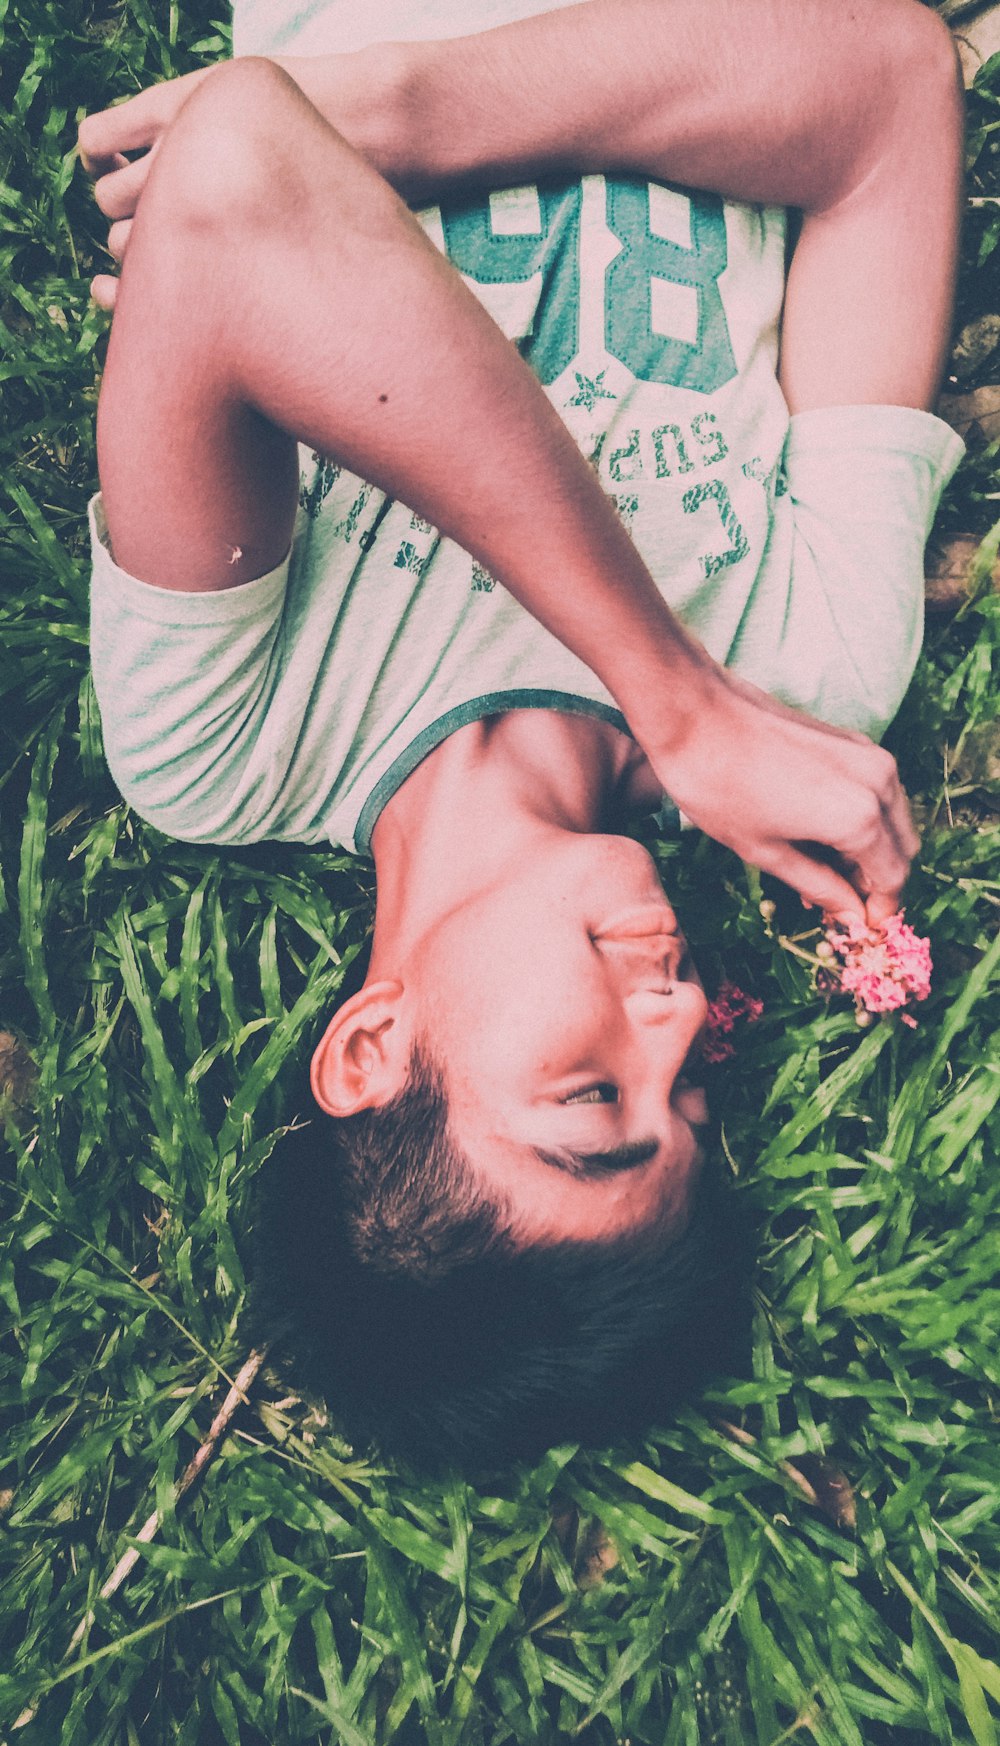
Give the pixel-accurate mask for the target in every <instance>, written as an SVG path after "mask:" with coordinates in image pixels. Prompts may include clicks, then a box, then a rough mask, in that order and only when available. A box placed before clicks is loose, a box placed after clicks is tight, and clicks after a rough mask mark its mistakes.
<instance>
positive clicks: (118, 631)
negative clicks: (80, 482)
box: [88, 495, 290, 843]
mask: <svg viewBox="0 0 1000 1746" xmlns="http://www.w3.org/2000/svg"><path fill="white" fill-rule="evenodd" d="M88 509H89V520H90V533H91V553H92V572H91V589H90V657H91V670H92V673H93V678H94V690H95V692H96V695H97V701H98V705H99V707H100V711H101V726H102V731H103V736H104V750H105V757H106V758H107V762H108V766H109V768H110V770H111V774H112V776H113V777H114V779H115V782H116V783H117V784H118V787H119V789H120V790H121V793H122V794H123V796H124V797H125V799H126V800H127V801H129V803H130V804H131V805H133V806H134V807H135V809H136V811H137V812H138V813H139V814H140V815H141V816H142V817H143V818H145V819H147V820H148V821H149V822H150V823H151V824H154V825H156V827H157V828H158V829H160V830H163V831H165V832H166V833H167V834H168V835H170V836H175V837H178V838H180V839H181V840H182V841H185V842H230V843H232V842H244V841H253V840H254V839H255V837H257V836H258V835H260V834H261V832H260V830H259V828H257V827H258V826H259V817H258V815H259V812H260V797H261V792H262V789H263V787H264V783H263V782H262V775H263V772H262V771H261V770H260V769H258V768H257V764H258V762H259V757H260V753H259V749H258V744H259V742H258V736H259V731H260V727H261V724H262V722H263V719H264V716H265V714H266V712H267V707H268V703H269V700H270V697H271V695H272V692H273V689H274V685H275V682H276V677H277V672H278V666H279V661H280V645H281V628H282V617H283V607H284V600H285V591H286V587H287V582H288V570H289V562H290V557H286V558H285V560H284V561H283V562H282V563H281V564H279V565H278V566H277V568H276V569H274V570H272V571H270V572H269V574H268V575H266V576H260V577H258V578H257V579H256V580H254V581H251V582H244V583H239V584H237V585H236V586H234V587H232V588H227V589H222V590H219V591H217V592H211V593H191V592H187V591H184V590H176V589H169V588H157V587H154V586H153V585H152V584H151V583H148V582H142V581H140V580H139V579H138V578H137V577H135V576H131V575H129V573H128V572H127V571H125V570H123V569H121V568H120V566H119V565H117V564H116V563H115V561H114V558H113V555H112V551H111V544H110V539H109V537H108V530H107V523H106V521H105V518H104V511H103V506H102V503H101V498H100V496H99V495H98V496H96V497H94V498H92V499H91V502H90V504H89V506H88Z"/></svg>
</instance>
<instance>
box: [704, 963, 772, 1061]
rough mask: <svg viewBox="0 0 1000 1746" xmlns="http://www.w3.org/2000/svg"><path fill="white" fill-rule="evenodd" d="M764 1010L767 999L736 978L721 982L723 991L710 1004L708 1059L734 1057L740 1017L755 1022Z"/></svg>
mask: <svg viewBox="0 0 1000 1746" xmlns="http://www.w3.org/2000/svg"><path fill="white" fill-rule="evenodd" d="M763 1011H764V1002H763V1001H762V1000H758V999H757V998H756V996H755V995H752V994H746V993H744V991H743V989H742V988H737V986H736V983H735V982H720V984H719V992H718V994H717V995H716V997H715V999H714V1000H713V1001H710V1002H709V1007H708V1020H707V1026H708V1028H707V1031H706V1034H705V1041H704V1043H703V1044H702V1054H703V1056H704V1058H705V1060H706V1061H713V1062H718V1061H728V1060H730V1059H731V1057H732V1056H733V1055H735V1053H736V1050H735V1049H734V1048H733V1045H732V1043H731V1042H730V1037H731V1035H732V1031H733V1027H734V1026H735V1024H736V1023H737V1020H739V1019H745V1020H746V1022H747V1024H751V1025H752V1024H755V1023H756V1021H757V1020H758V1019H759V1018H760V1015H761V1013H762V1012H763Z"/></svg>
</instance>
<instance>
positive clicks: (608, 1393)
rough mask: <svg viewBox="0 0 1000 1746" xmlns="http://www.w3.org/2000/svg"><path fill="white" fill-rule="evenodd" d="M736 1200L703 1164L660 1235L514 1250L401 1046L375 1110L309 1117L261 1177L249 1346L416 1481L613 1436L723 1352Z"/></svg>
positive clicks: (426, 1083) (700, 1378) (433, 1095)
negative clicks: (402, 1080) (682, 1208)
mask: <svg viewBox="0 0 1000 1746" xmlns="http://www.w3.org/2000/svg"><path fill="white" fill-rule="evenodd" d="M733 1199H734V1197H733V1195H732V1193H731V1192H728V1191H726V1190H725V1188H724V1185H723V1183H722V1180H721V1172H720V1171H719V1169H718V1167H717V1166H716V1165H714V1164H713V1162H712V1160H711V1159H709V1161H708V1162H707V1163H706V1165H705V1167H704V1169H703V1171H702V1174H701V1177H700V1180H699V1183H698V1186H697V1188H696V1189H695V1192H694V1195H693V1201H692V1205H691V1207H690V1211H689V1216H688V1217H687V1219H686V1221H685V1222H684V1223H683V1226H682V1228H681V1230H680V1232H679V1233H677V1232H676V1231H675V1232H674V1233H673V1234H671V1232H670V1231H666V1232H664V1231H663V1230H662V1229H657V1230H656V1231H655V1232H652V1231H640V1232H635V1233H629V1234H628V1235H627V1236H622V1237H619V1238H616V1239H614V1240H603V1241H586V1242H583V1241H566V1242H556V1243H553V1242H548V1243H545V1244H541V1243H531V1244H528V1245H525V1244H524V1243H523V1242H521V1243H518V1242H517V1241H516V1240H515V1237H514V1234H513V1232H512V1229H511V1220H510V1217H509V1216H508V1214H509V1209H508V1208H507V1207H506V1206H505V1204H504V1203H503V1202H502V1201H494V1200H492V1199H489V1198H487V1197H486V1196H485V1195H484V1194H483V1193H482V1191H481V1190H480V1189H479V1187H478V1186H477V1184H476V1181H475V1179H474V1176H473V1174H472V1171H471V1168H470V1166H469V1163H468V1161H467V1159H466V1158H465V1157H464V1156H463V1154H462V1152H461V1151H460V1150H458V1148H457V1147H456V1146H455V1145H454V1144H453V1142H452V1140H451V1138H450V1136H449V1132H448V1108H447V1099H446V1094H445V1088H444V1082H443V1078H442V1075H441V1074H440V1072H439V1071H438V1070H437V1068H436V1067H435V1066H434V1064H433V1063H432V1061H431V1060H430V1059H429V1057H428V1056H427V1055H426V1054H424V1053H423V1052H422V1051H421V1050H420V1049H419V1048H418V1049H417V1050H415V1051H414V1056H413V1059H412V1060H411V1063H410V1069H409V1074H408V1079H407V1083H406V1085H405V1087H404V1089H403V1090H402V1091H401V1092H400V1093H399V1094H398V1095H397V1096H396V1097H395V1098H393V1099H392V1101H391V1102H389V1103H386V1104H384V1105H383V1106H382V1107H381V1108H379V1109H370V1110H365V1111H363V1112H361V1113H360V1114H358V1115H354V1116H350V1117H347V1118H343V1119H339V1120H336V1119H334V1118H332V1117H330V1116H328V1115H326V1114H325V1113H323V1112H322V1111H319V1110H318V1109H317V1108H316V1106H315V1105H313V1107H312V1111H311V1112H310V1115H309V1119H308V1120H307V1121H306V1122H305V1123H304V1124H303V1125H302V1126H299V1127H298V1128H296V1129H293V1130H292V1131H291V1132H290V1133H288V1134H286V1135H285V1137H284V1138H283V1139H282V1140H281V1141H280V1142H279V1144H278V1146H277V1147H276V1149H275V1151H274V1152H273V1153H272V1155H271V1157H270V1159H269V1160H268V1162H267V1164H266V1165H265V1166H264V1168H263V1169H262V1171H261V1173H260V1176H259V1177H258V1182H257V1192H256V1198H255V1204H254V1210H253V1233H252V1256H251V1290H250V1309H249V1319H250V1326H251V1337H252V1338H253V1339H254V1340H255V1341H256V1343H258V1344H259V1343H261V1341H267V1342H268V1344H269V1347H270V1357H271V1362H272V1363H273V1364H274V1365H275V1366H276V1368H277V1369H278V1370H279V1372H280V1373H281V1375H282V1376H283V1378H284V1380H285V1381H286V1382H288V1383H290V1384H291V1385H292V1386H293V1387H295V1388H296V1389H297V1390H298V1391H299V1392H300V1393H301V1394H304V1395H306V1396H313V1397H315V1396H319V1397H321V1398H322V1400H323V1401H325V1403H326V1405H327V1406H328V1408H329V1410H330V1413H331V1416H332V1419H333V1422H334V1424H335V1425H336V1426H337V1427H338V1429H339V1430H341V1431H342V1432H343V1434H344V1436H345V1437H346V1438H347V1440H348V1442H350V1443H351V1444H352V1446H353V1447H354V1448H355V1449H358V1450H359V1451H360V1450H361V1449H362V1448H364V1447H366V1446H370V1445H374V1446H375V1447H376V1448H377V1449H378V1450H379V1451H380V1453H381V1454H382V1455H383V1456H388V1457H389V1458H391V1459H394V1460H395V1461H396V1462H397V1463H399V1464H401V1465H402V1466H404V1467H409V1468H410V1469H411V1470H416V1471H418V1472H425V1473H429V1472H433V1471H447V1470H453V1469H455V1468H461V1469H463V1470H464V1471H466V1472H467V1473H468V1472H469V1470H470V1469H472V1468H478V1469H483V1468H484V1467H489V1468H493V1469H495V1468H496V1467H497V1466H498V1465H502V1464H506V1463H507V1462H509V1461H510V1460H513V1459H518V1458H525V1459H532V1458H536V1457H539V1456H541V1455H542V1454H543V1453H544V1451H545V1450H546V1449H547V1448H550V1447H551V1446H552V1445H554V1444H556V1443H560V1442H564V1441H567V1440H570V1439H572V1440H580V1441H583V1442H586V1443H588V1444H590V1445H592V1446H600V1445H602V1444H607V1443H610V1442H614V1441H620V1440H621V1439H622V1437H623V1436H624V1435H628V1434H630V1433H635V1432H639V1431H642V1430H645V1429H648V1428H649V1427H650V1426H651V1425H653V1424H655V1423H662V1422H663V1421H664V1419H665V1417H668V1416H669V1413H670V1410H671V1408H673V1407H675V1406H676V1405H678V1404H679V1403H680V1402H681V1401H682V1400H684V1399H687V1398H690V1397H691V1396H692V1395H693V1394H694V1393H695V1392H696V1391H697V1390H698V1388H699V1386H700V1385H703V1384H704V1383H705V1381H706V1380H707V1378H708V1375H709V1374H710V1373H711V1372H713V1371H718V1370H720V1369H724V1368H727V1367H728V1366H729V1365H730V1364H731V1362H732V1360H733V1358H734V1355H735V1354H736V1352H737V1349H738V1348H739V1347H740V1345H741V1334H742V1331H743V1327H744V1325H745V1323H746V1322H747V1320H748V1317H747V1314H746V1311H747V1306H748V1301H749V1273H750V1251H749V1243H748V1240H747V1236H746V1231H745V1228H744V1226H743V1224H742V1221H741V1219H740V1218H739V1217H737V1215H736V1214H735V1212H734V1209H733V1204H732V1203H733Z"/></svg>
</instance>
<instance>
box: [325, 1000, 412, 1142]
mask: <svg viewBox="0 0 1000 1746" xmlns="http://www.w3.org/2000/svg"><path fill="white" fill-rule="evenodd" d="M407 1020H408V1003H407V1000H406V993H405V990H404V988H403V984H402V983H401V982H373V983H370V984H369V983H366V984H365V986H364V987H363V988H362V989H360V990H359V991H358V993H357V994H354V995H352V996H351V998H350V1000H348V1001H345V1002H344V1005H343V1006H342V1007H340V1008H339V1009H338V1011H337V1012H335V1013H334V1015H333V1018H332V1019H331V1020H330V1023H329V1025H328V1026H327V1028H326V1031H325V1032H324V1034H323V1037H322V1039H321V1041H320V1042H319V1044H318V1045H317V1047H316V1049H315V1050H314V1052H313V1058H312V1066H311V1069H310V1074H309V1083H310V1085H311V1086H312V1094H313V1096H314V1098H315V1099H316V1102H317V1103H318V1104H319V1106H320V1108H321V1109H325V1110H326V1113H327V1115H331V1116H340V1117H343V1116H349V1115H357V1114H358V1112H359V1111H360V1110H363V1109H376V1108H378V1107H379V1105H381V1104H383V1103H388V1102H389V1100H390V1098H392V1097H395V1095H396V1093H397V1092H399V1091H401V1090H402V1088H403V1084H404V1082H405V1079H406V1069H407V1066H408V1063H409V1059H410V1043H411V1038H410V1028H409V1024H408V1022H407Z"/></svg>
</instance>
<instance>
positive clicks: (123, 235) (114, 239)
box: [108, 218, 132, 264]
mask: <svg viewBox="0 0 1000 1746" xmlns="http://www.w3.org/2000/svg"><path fill="white" fill-rule="evenodd" d="M131 234H132V220H131V219H130V218H121V219H119V220H118V222H117V224H113V225H112V226H111V229H110V230H109V231H108V254H109V255H113V256H114V258H115V260H116V261H118V263H119V264H121V262H122V261H123V260H124V259H125V250H126V249H127V247H128V239H129V237H130V236H131Z"/></svg>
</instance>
